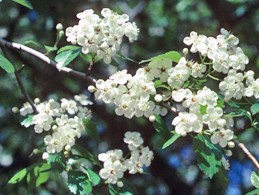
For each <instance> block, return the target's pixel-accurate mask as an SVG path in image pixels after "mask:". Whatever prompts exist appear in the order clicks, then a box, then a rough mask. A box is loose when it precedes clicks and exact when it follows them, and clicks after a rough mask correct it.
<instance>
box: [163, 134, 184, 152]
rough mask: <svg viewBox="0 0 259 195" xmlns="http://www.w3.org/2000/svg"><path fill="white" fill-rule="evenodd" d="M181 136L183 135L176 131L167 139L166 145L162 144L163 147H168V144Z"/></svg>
mask: <svg viewBox="0 0 259 195" xmlns="http://www.w3.org/2000/svg"><path fill="white" fill-rule="evenodd" d="M179 137H181V135H179V134H177V133H174V135H173V136H172V137H171V138H170V139H169V140H167V141H166V142H165V143H164V145H163V146H162V149H165V148H167V147H168V146H170V145H171V144H173V143H174V142H175V141H176V140H177V139H178V138H179Z"/></svg>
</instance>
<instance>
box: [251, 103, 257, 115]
mask: <svg viewBox="0 0 259 195" xmlns="http://www.w3.org/2000/svg"><path fill="white" fill-rule="evenodd" d="M250 111H251V113H252V115H255V114H257V113H259V103H255V104H253V105H252V106H251V108H250Z"/></svg>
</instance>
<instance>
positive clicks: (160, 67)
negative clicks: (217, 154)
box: [147, 59, 172, 82]
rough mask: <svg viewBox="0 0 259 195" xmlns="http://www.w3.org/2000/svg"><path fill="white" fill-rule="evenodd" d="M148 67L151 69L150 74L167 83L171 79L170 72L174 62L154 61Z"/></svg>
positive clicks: (165, 60)
mask: <svg viewBox="0 0 259 195" xmlns="http://www.w3.org/2000/svg"><path fill="white" fill-rule="evenodd" d="M147 67H148V68H150V74H152V76H153V77H154V78H159V79H160V80H161V81H162V82H166V81H167V79H168V77H169V75H168V70H169V69H170V68H171V67H172V60H170V59H161V60H152V61H151V62H150V63H149V64H148V66H147Z"/></svg>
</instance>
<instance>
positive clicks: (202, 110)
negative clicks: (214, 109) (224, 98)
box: [200, 105, 208, 115]
mask: <svg viewBox="0 0 259 195" xmlns="http://www.w3.org/2000/svg"><path fill="white" fill-rule="evenodd" d="M207 107H208V105H205V106H204V105H200V113H201V115H204V114H206V113H207Z"/></svg>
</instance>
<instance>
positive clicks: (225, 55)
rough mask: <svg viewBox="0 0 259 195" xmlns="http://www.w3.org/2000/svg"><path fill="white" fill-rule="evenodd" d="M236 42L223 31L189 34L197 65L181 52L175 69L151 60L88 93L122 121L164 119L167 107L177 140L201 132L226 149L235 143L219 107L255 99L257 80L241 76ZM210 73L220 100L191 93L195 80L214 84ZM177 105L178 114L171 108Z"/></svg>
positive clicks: (167, 61) (205, 92)
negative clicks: (110, 105) (216, 79)
mask: <svg viewBox="0 0 259 195" xmlns="http://www.w3.org/2000/svg"><path fill="white" fill-rule="evenodd" d="M238 42H239V40H238V38H237V37H235V36H234V35H232V34H230V33H229V32H227V31H226V30H225V29H222V30H221V34H220V35H218V36H217V37H216V38H213V37H206V36H205V35H198V34H197V33H196V32H191V34H190V37H186V38H184V43H185V44H186V45H188V46H191V49H190V52H192V53H197V52H199V53H200V54H201V59H200V61H195V60H189V59H187V54H188V52H189V50H188V49H186V48H185V49H184V56H183V57H181V58H180V59H179V61H178V63H177V64H175V65H174V63H173V60H172V59H171V58H168V57H164V58H163V57H159V58H156V59H153V60H152V59H151V61H150V62H149V63H148V65H147V66H145V67H142V68H139V69H138V70H137V71H136V73H135V75H131V74H128V73H127V70H122V71H119V72H117V73H115V74H114V75H111V76H110V77H109V79H107V80H102V79H99V80H97V82H96V86H90V87H89V91H91V92H93V93H94V95H95V98H96V99H99V100H102V101H104V102H105V103H113V104H114V105H115V106H116V108H115V113H116V114H117V115H119V116H121V115H124V116H125V117H127V118H132V117H133V116H136V117H141V116H144V117H147V118H149V119H150V121H153V120H154V116H155V115H161V116H164V115H166V114H167V112H168V111H167V109H165V108H170V107H171V110H173V111H177V112H178V116H176V117H175V118H174V119H173V120H172V125H173V126H175V131H176V133H177V134H180V135H182V136H185V135H187V134H188V133H190V132H194V133H201V132H203V131H206V132H207V134H210V135H211V141H212V143H214V144H219V145H220V146H221V147H226V146H227V144H228V143H229V142H231V140H232V139H233V138H234V133H233V131H232V130H231V129H232V126H233V119H232V118H231V117H226V116H224V111H223V108H224V105H220V102H222V101H229V100H231V99H232V98H234V99H237V100H239V99H241V98H242V97H244V96H247V97H252V96H254V97H255V98H258V97H259V85H258V83H259V79H255V78H254V72H253V71H248V72H244V69H245V66H246V64H247V63H248V58H247V57H246V56H245V54H244V53H243V51H242V49H241V48H240V47H238ZM213 72H218V73H221V74H222V76H223V80H222V81H221V82H219V89H220V91H221V94H222V95H223V97H224V100H223V99H222V98H220V97H219V95H218V94H217V93H216V92H215V91H213V90H211V89H210V88H208V87H206V86H204V87H199V88H197V87H192V86H195V83H191V82H195V79H196V80H197V79H200V78H201V79H205V80H208V78H209V77H211V78H214V77H213V76H212V75H211V74H212V73H213ZM179 104H180V105H181V106H182V109H180V110H178V109H177V108H176V105H179ZM223 104H224V103H223Z"/></svg>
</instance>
